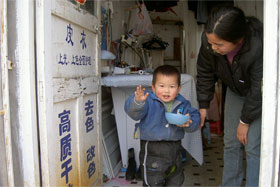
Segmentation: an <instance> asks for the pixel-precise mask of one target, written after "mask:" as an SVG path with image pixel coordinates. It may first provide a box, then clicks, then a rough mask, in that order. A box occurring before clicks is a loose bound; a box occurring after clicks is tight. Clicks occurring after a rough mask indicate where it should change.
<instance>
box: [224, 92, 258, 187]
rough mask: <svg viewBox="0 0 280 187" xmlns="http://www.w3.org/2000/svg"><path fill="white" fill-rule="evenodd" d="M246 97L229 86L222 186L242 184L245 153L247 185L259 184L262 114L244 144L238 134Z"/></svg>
mask: <svg viewBox="0 0 280 187" xmlns="http://www.w3.org/2000/svg"><path fill="white" fill-rule="evenodd" d="M244 101H245V97H240V96H238V95H237V94H235V93H234V92H232V91H231V90H230V89H229V88H228V89H227V93H226V101H225V120H224V144H225V147H224V170H223V182H222V186H241V184H242V180H243V174H244V166H243V158H244V157H243V153H244V148H245V153H246V186H258V183H259V167H260V143H261V116H260V117H259V118H258V119H256V120H254V121H253V122H252V123H251V124H250V126H249V131H248V135H247V144H246V145H245V146H243V145H242V144H241V143H240V142H239V140H238V139H237V136H236V131H237V127H238V124H239V120H240V116H241V111H242V107H243V104H244Z"/></svg>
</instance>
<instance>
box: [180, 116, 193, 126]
mask: <svg viewBox="0 0 280 187" xmlns="http://www.w3.org/2000/svg"><path fill="white" fill-rule="evenodd" d="M185 116H190V114H189V113H188V114H186V115H185ZM191 123H192V119H191V118H189V119H188V121H187V123H185V124H183V125H177V126H178V127H189V126H190V124H191Z"/></svg>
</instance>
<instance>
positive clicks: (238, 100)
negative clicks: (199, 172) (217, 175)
mask: <svg viewBox="0 0 280 187" xmlns="http://www.w3.org/2000/svg"><path fill="white" fill-rule="evenodd" d="M262 29H263V25H262V23H261V22H260V21H259V20H258V19H256V18H253V17H245V15H244V12H243V11H242V10H241V9H239V8H236V7H222V8H219V9H216V10H213V11H212V12H211V14H210V15H209V18H208V21H207V23H206V25H205V32H204V33H203V34H202V37H201V40H202V44H201V48H200V51H199V56H198V61H197V97H198V101H199V106H200V114H201V126H203V124H204V121H205V117H206V112H207V111H206V109H207V108H208V107H209V103H210V101H211V99H212V98H213V94H214V89H215V83H216V81H217V79H221V80H222V81H223V83H224V84H225V85H226V86H227V92H226V101H225V113H224V115H225V119H224V144H225V146H224V169H223V180H222V186H241V184H242V180H243V174H244V173H245V172H244V171H243V152H244V151H243V149H245V153H246V168H247V169H246V186H258V179H259V166H260V141H261V108H262V93H261V82H262V71H263V65H262V64H263V39H262Z"/></svg>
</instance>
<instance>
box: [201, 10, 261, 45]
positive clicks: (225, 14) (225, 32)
mask: <svg viewBox="0 0 280 187" xmlns="http://www.w3.org/2000/svg"><path fill="white" fill-rule="evenodd" d="M262 29H263V26H262V23H261V22H260V21H259V20H258V19H257V18H254V17H246V16H245V14H244V12H243V11H242V10H241V9H240V8H237V7H232V6H231V7H230V6H228V7H219V8H217V9H213V10H212V11H211V13H210V15H209V17H208V20H207V23H206V24H205V31H206V32H207V33H209V34H210V33H213V34H215V35H217V36H218V37H219V38H221V39H223V40H226V41H228V42H232V43H237V42H238V41H239V40H240V39H241V38H245V39H249V38H250V36H251V35H255V34H257V35H259V36H260V37H262Z"/></svg>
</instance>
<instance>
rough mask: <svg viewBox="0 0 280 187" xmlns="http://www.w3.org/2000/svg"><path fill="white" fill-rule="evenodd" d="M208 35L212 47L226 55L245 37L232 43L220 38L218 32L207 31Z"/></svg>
mask: <svg viewBox="0 0 280 187" xmlns="http://www.w3.org/2000/svg"><path fill="white" fill-rule="evenodd" d="M206 37H207V39H208V43H209V44H210V45H211V46H212V49H213V50H214V51H215V52H216V53H219V54H221V55H226V54H228V53H229V52H231V51H233V50H234V49H235V48H236V47H237V46H238V45H239V44H240V43H241V42H242V40H243V39H240V41H239V42H237V43H231V42H228V41H226V40H222V39H220V38H219V37H218V36H217V35H216V34H214V33H210V34H208V33H206Z"/></svg>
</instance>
